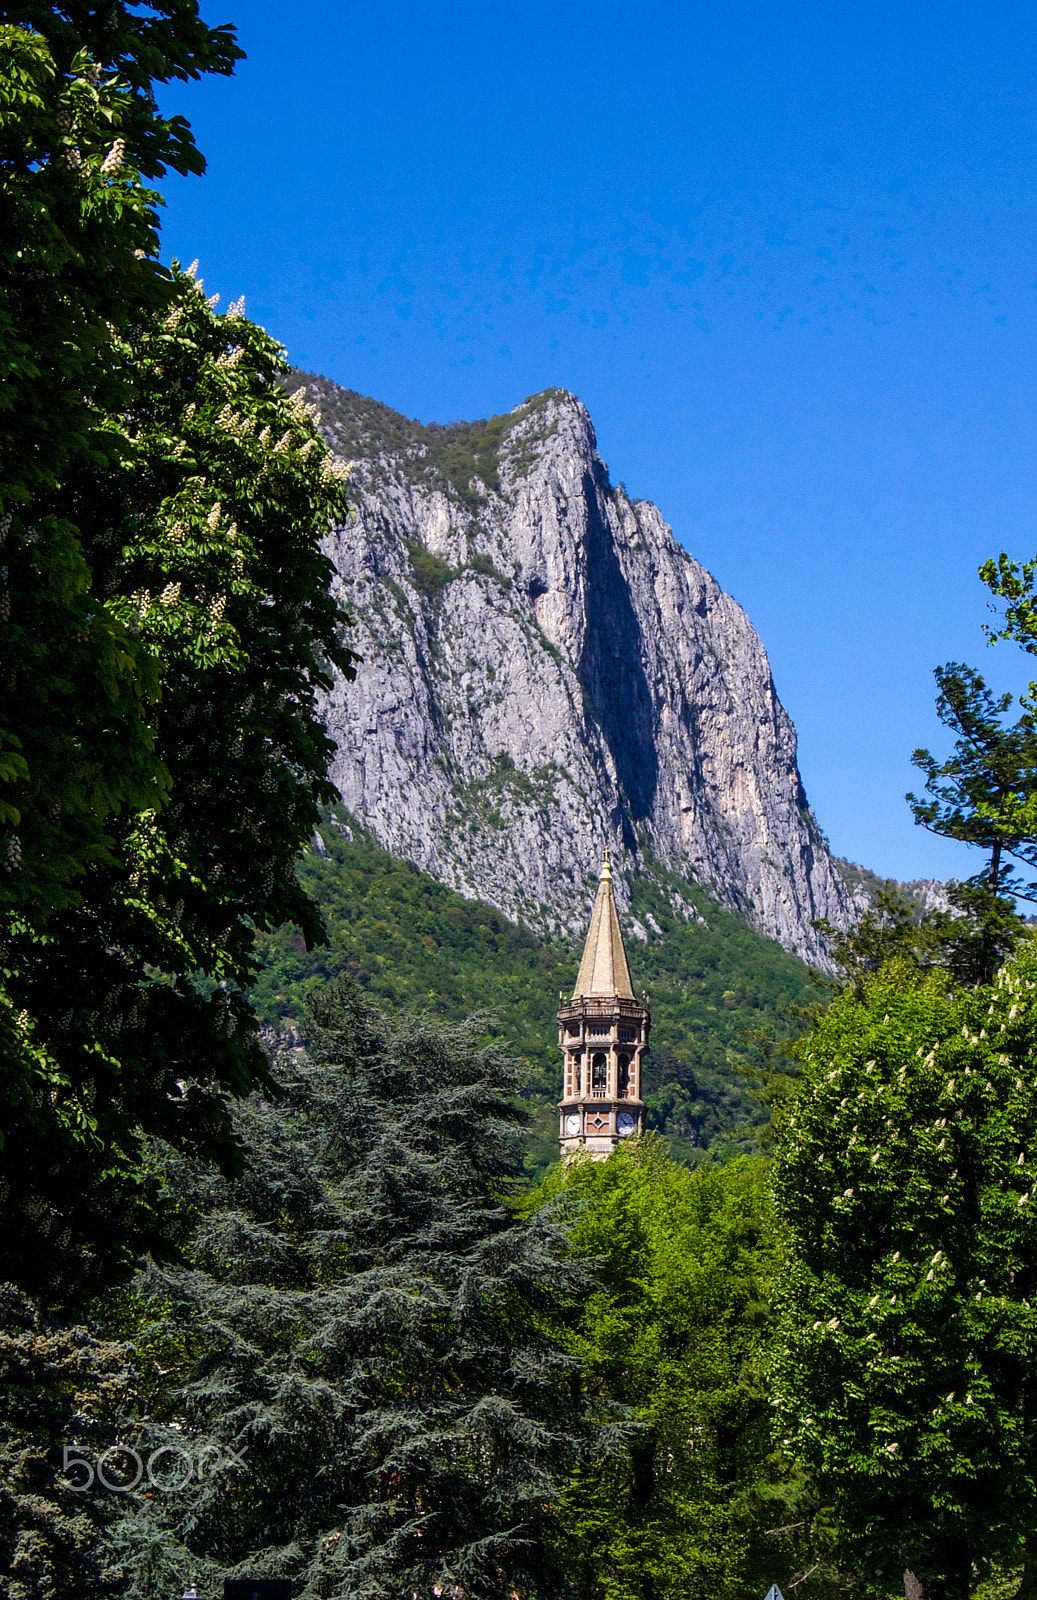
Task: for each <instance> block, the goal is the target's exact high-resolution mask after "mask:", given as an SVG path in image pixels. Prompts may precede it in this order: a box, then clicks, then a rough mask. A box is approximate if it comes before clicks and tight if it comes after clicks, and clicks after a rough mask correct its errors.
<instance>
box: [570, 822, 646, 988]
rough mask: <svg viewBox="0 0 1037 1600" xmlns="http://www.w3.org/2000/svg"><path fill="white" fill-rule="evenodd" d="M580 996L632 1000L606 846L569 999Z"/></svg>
mask: <svg viewBox="0 0 1037 1600" xmlns="http://www.w3.org/2000/svg"><path fill="white" fill-rule="evenodd" d="M584 995H595V996H597V997H600V998H602V999H605V998H608V999H614V998H615V996H617V995H622V996H623V998H624V999H625V1000H632V999H633V998H634V990H633V985H632V984H631V982H630V968H629V966H628V965H627V953H626V949H625V948H624V945H623V932H622V929H621V928H620V926H619V913H618V911H617V910H616V897H615V895H614V894H613V891H612V864H611V862H610V860H609V852H608V846H607V845H606V846H605V855H604V859H603V860H602V863H601V876H600V879H599V882H598V895H597V899H596V900H595V902H594V910H593V911H592V912H591V925H590V927H589V928H588V930H587V942H586V944H585V945H584V947H583V960H582V961H581V962H580V971H579V975H578V977H577V979H576V987H575V989H574V990H573V999H574V1000H578V999H580V998H581V997H582V996H584Z"/></svg>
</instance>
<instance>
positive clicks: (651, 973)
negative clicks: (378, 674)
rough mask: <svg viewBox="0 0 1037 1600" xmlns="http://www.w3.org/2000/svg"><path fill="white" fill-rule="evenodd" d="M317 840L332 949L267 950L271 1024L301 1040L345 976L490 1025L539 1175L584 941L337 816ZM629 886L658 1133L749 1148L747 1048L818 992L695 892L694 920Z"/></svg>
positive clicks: (309, 860)
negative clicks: (525, 1112) (313, 998)
mask: <svg viewBox="0 0 1037 1600" xmlns="http://www.w3.org/2000/svg"><path fill="white" fill-rule="evenodd" d="M320 842H321V849H322V850H323V851H324V852H325V853H324V854H323V855H320V854H318V853H317V852H316V851H314V852H313V853H311V854H309V855H307V856H306V857H305V859H304V860H303V862H302V864H301V866H300V875H301V877H302V881H303V885H304V887H305V888H306V889H307V890H308V891H309V892H310V893H311V894H312V895H313V896H314V897H315V898H316V899H317V901H318V902H319V903H320V905H321V908H322V910H323V912H324V916H325V919H326V921H327V925H328V932H329V937H330V943H329V944H328V946H326V947H325V948H322V949H317V950H314V951H312V952H310V953H307V952H306V951H305V950H304V949H303V945H302V940H301V938H300V937H299V936H298V934H297V933H296V932H295V930H293V929H291V928H288V927H285V928H281V929H279V930H278V931H277V932H276V933H273V934H271V935H269V936H268V937H267V938H266V939H265V940H264V941H263V952H264V954H263V959H264V966H263V971H262V973H261V975H260V978H259V981H258V983H257V985H256V988H255V991H254V999H255V1001H256V1006H257V1010H258V1011H259V1014H260V1016H261V1017H262V1019H263V1021H264V1022H265V1023H266V1024H267V1025H268V1026H269V1027H271V1028H272V1029H274V1030H275V1031H276V1032H277V1033H279V1034H281V1035H287V1036H288V1037H289V1038H291V1037H293V1036H299V1035H300V1034H303V1033H304V1030H305V1026H306V995H307V993H308V991H309V990H310V989H311V988H314V987H318V986H321V985H322V984H323V983H325V982H326V981H327V980H328V979H329V978H332V977H334V976H335V975H336V974H337V973H339V972H342V971H350V972H353V973H354V974H355V975H356V976H358V978H359V979H360V981H361V982H362V983H363V984H364V985H365V986H367V987H368V988H370V990H371V992H372V993H373V994H375V995H376V996H377V997H378V999H379V1000H381V1001H382V1002H388V1003H389V1004H391V1005H392V1006H394V1007H399V1008H400V1009H401V1010H407V1011H428V1012H430V1013H432V1014H433V1015H436V1016H439V1017H443V1018H446V1019H448V1020H459V1019H461V1018H463V1017H465V1016H467V1015H469V1014H470V1013H471V1012H473V1011H479V1010H486V1011H489V1012H492V1013H493V1014H494V1016H495V1017H496V1019H497V1026H498V1027H499V1029H500V1031H501V1033H502V1035H503V1037H504V1038H505V1040H506V1041H507V1043H508V1044H509V1045H510V1046H511V1048H512V1049H513V1050H514V1051H515V1052H516V1054H517V1055H519V1056H520V1057H521V1058H522V1059H523V1060H524V1061H525V1062H526V1064H527V1066H528V1068H529V1073H530V1083H529V1090H528V1093H529V1097H530V1100H531V1102H532V1107H533V1109H534V1112H535V1129H534V1134H533V1136H532V1139H531V1141H530V1149H529V1161H530V1167H531V1170H532V1171H533V1172H537V1171H540V1170H542V1169H543V1167H545V1166H546V1165H548V1164H549V1163H550V1162H551V1161H553V1160H555V1159H556V1158H557V1154H558V1128H557V1115H556V1112H555V1110H554V1105H555V1102H556V1101H557V1099H558V1096H559V1093H560V1085H561V1065H560V1061H561V1057H560V1055H559V1051H558V1049H557V1043H556V1037H557V1036H556V1031H555V1012H556V1010H557V1007H558V994H559V990H563V991H564V992H565V993H567V994H568V993H570V992H571V990H572V985H573V982H574V980H575V977H576V969H577V966H578V962H579V948H580V940H579V939H578V938H577V939H575V940H573V939H569V938H566V937H555V938H543V937H542V936H540V935H539V934H537V933H535V932H534V931H532V930H530V929H528V928H523V927H520V926H518V925H517V924H515V923H513V922H510V921H509V920H508V919H507V918H506V917H505V916H504V915H503V914H502V913H501V912H499V911H496V910H495V909H494V908H492V907H490V906H487V905H485V904H481V903H479V902H477V901H473V900H466V899H464V898H463V897H462V896H460V895H458V894H456V893H455V892H453V891H452V890H450V889H447V888H445V887H444V886H443V885H442V884H441V883H438V882H436V880H435V879H434V878H432V877H430V876H429V875H428V874H426V873H423V872H422V871H421V870H420V869H419V868H417V867H415V866H413V865H411V864H409V863H407V862H401V861H398V860H396V859H394V858H393V856H391V855H390V854H389V853H388V851H386V850H384V849H383V848H382V847H381V846H380V845H379V844H378V842H377V841H376V840H375V839H374V838H373V836H372V835H371V834H369V833H366V832H365V831H364V830H363V829H361V828H360V827H359V826H358V824H357V822H356V820H355V819H354V818H351V817H350V816H349V815H348V813H346V812H345V811H344V809H343V808H341V807H340V808H338V809H337V812H336V814H335V816H334V817H329V818H328V820H327V822H326V823H325V825H324V826H323V827H322V829H321V836H320ZM630 889H631V899H632V910H631V912H630V913H629V914H628V915H627V916H625V917H624V919H623V921H624V931H625V932H626V935H627V947H628V951H629V955H630V968H631V974H632V977H633V982H634V986H635V989H636V990H637V991H638V992H640V991H641V990H642V989H647V990H648V992H649V994H650V997H651V1005H652V1018H653V1025H652V1052H651V1055H650V1057H649V1064H648V1071H647V1074H646V1099H647V1102H648V1107H649V1126H651V1127H656V1128H658V1129H660V1130H661V1131H662V1132H663V1133H665V1134H666V1136H667V1138H668V1139H669V1141H670V1146H671V1149H672V1150H673V1153H674V1154H675V1155H676V1156H678V1158H679V1159H682V1160H685V1161H695V1160H698V1159H700V1158H701V1156H702V1155H703V1154H704V1153H706V1152H707V1151H708V1152H711V1153H712V1154H713V1155H714V1156H722V1155H725V1154H730V1153H733V1152H734V1151H736V1150H738V1149H749V1148H751V1147H752V1146H753V1145H754V1144H755V1142H756V1140H757V1139H758V1137H759V1132H760V1126H761V1124H762V1122H763V1121H764V1120H765V1113H764V1111H763V1108H762V1107H761V1105H760V1104H759V1102H758V1101H757V1100H756V1098H755V1097H754V1094H753V1092H752V1079H751V1072H752V1069H753V1068H755V1067H756V1066H758V1065H760V1064H762V1060H763V1058H762V1055H761V1051H760V1046H759V1043H758V1042H757V1041H755V1040H754V1039H753V1037H752V1035H754V1034H756V1033H759V1032H760V1031H766V1032H768V1033H770V1034H773V1035H775V1036H781V1035H782V1034H787V1033H789V1032H790V1031H794V1030H795V1027H796V1024H795V1023H794V1022H793V1021H792V1019H791V1018H790V1016H789V1010H790V1007H791V1006H792V1004H793V1003H796V1002H798V1003H804V1002H809V1001H810V1000H812V999H816V998H817V993H818V991H817V989H816V986H815V985H814V984H813V983H812V982H811V981H810V977H809V974H808V972H807V969H806V968H805V967H804V966H803V964H802V962H800V961H798V960H797V959H796V957H795V956H792V955H789V954H788V952H787V951H785V950H783V949H782V948H781V946H780V945H778V944H777V943H775V942H774V941H773V940H770V939H764V938H762V937H761V936H760V935H759V934H756V933H754V932H753V931H752V930H751V929H749V928H747V927H746V926H745V925H744V923H742V922H741V921H740V920H739V919H738V918H737V917H735V916H733V915H732V914H731V913H730V912H727V911H725V910H723V909H722V908H721V907H720V906H718V905H716V904H715V903H714V902H712V901H711V900H710V899H709V897H708V896H707V895H705V894H704V893H703V892H702V891H701V890H696V889H691V890H689V889H688V888H687V886H682V889H681V893H682V895H683V896H688V895H690V896H691V902H690V903H692V904H693V907H694V912H695V915H694V916H692V917H691V918H690V919H689V918H687V917H685V916H684V915H683V914H682V913H681V912H680V911H678V910H674V908H673V906H672V905H671V903H670V899H669V894H671V893H673V892H674V890H673V885H672V882H671V880H669V878H668V875H667V873H666V871H665V869H664V868H661V867H660V866H659V865H658V864H657V863H656V864H654V865H653V869H652V871H651V873H648V872H646V873H644V874H643V875H635V876H634V877H633V878H632V879H631V886H630ZM686 903H688V902H686ZM634 919H637V920H639V922H640V923H641V924H642V925H643V926H644V927H645V929H646V933H647V938H646V939H645V940H643V941H642V940H639V939H636V938H632V937H631V936H630V927H631V924H632V922H633V920H634ZM747 1071H748V1072H749V1073H750V1076H748V1077H747V1076H746V1073H747Z"/></svg>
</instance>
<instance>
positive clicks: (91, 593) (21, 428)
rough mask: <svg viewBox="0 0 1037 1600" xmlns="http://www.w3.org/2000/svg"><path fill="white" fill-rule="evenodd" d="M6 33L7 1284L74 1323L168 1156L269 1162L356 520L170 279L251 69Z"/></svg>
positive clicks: (298, 431)
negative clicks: (342, 524)
mask: <svg viewBox="0 0 1037 1600" xmlns="http://www.w3.org/2000/svg"><path fill="white" fill-rule="evenodd" d="M2 15H4V16H5V17H6V18H7V20H5V21H3V22H2V23H0V378H2V379H3V381H2V382H0V397H2V398H0V681H2V682H3V685H4V693H3V695H2V696H0V1097H2V1105H3V1117H2V1119H0V1120H2V1128H0V1140H2V1155H3V1166H4V1184H3V1187H2V1190H0V1277H6V1278H9V1279H11V1280H12V1281H14V1282H16V1283H18V1284H20V1285H21V1286H22V1287H23V1288H25V1289H28V1290H29V1291H31V1292H32V1293H35V1294H39V1295H41V1296H43V1297H44V1298H45V1299H49V1300H51V1301H60V1300H62V1299H70V1298H75V1296H76V1295H78V1294H86V1293H89V1292H91V1290H92V1289H93V1288H94V1287H95V1286H96V1285H97V1284H98V1283H100V1282H102V1281H104V1280H105V1279H106V1278H107V1277H109V1276H110V1275H111V1274H112V1273H118V1272H120V1271H126V1270H128V1268H129V1266H130V1264H131V1263H132V1259H133V1257H134V1253H135V1252H136V1251H137V1250H139V1248H140V1247H141V1246H142V1244H143V1243H144V1242H145V1241H146V1240H147V1239H149V1238H150V1237H151V1236H152V1232H153V1224H154V1216H155V1196H156V1183H155V1180H154V1178H153V1177H151V1176H149V1175H148V1173H147V1171H146V1169H145V1166H144V1163H143V1159H142V1151H143V1146H142V1144H141V1138H142V1136H144V1135H154V1136H159V1137H161V1138H163V1139H165V1140H167V1141H169V1142H171V1143H173V1144H175V1145H179V1146H182V1147H184V1148H189V1149H192V1150H195V1151H196V1152H198V1153H199V1154H204V1155H206V1156H207V1157H208V1158H216V1159H219V1160H222V1161H224V1162H225V1163H230V1164H231V1165H233V1164H234V1162H235V1161H237V1160H238V1159H239V1158H240V1152H239V1151H238V1148H237V1144H236V1140H235V1138H234V1135H233V1130H232V1128H231V1124H230V1122H229V1119H228V1115H227V1112H226V1109H225V1105H224V1097H225V1096H226V1094H227V1093H231V1094H241V1093H245V1092H247V1091H248V1089H249V1087H250V1085H251V1084H253V1083H254V1082H257V1081H262V1080H263V1079H264V1078H265V1075H266V1069H265V1062H264V1058H263V1056H262V1054H261V1052H260V1051H259V1049H258V1046H257V1044H256V1042H255V1038H254V1023H253V1019H252V1014H251V1011H250V1008H249V1006H248V1004H247V1002H246V1000H245V999H244V998H243V990H244V988H245V986H247V984H248V982H249V981H250V979H251V977H252V974H253V970H254V958H253V943H254V939H255V933H256V930H257V929H263V928H266V927H270V926H272V925H275V924H277V923H280V922H282V921H284V920H287V919H291V920H292V921H294V922H296V923H297V924H298V925H299V926H300V927H301V928H302V930H303V934H304V936H305V938H306V939H308V940H311V941H312V940H313V939H316V938H318V937H320V936H321V924H320V919H319V915H318V914H317V913H316V911H315V909H314V908H313V906H312V905H311V903H310V902H309V900H308V898H307V897H306V895H305V894H304V893H303V892H302V891H301V889H300V887H299V885H298V883H297V882H296V879H295V876H294V862H295V859H296V857H297V855H298V853H299V851H300V849H301V848H303V846H304V845H305V842H306V841H307V839H308V838H309V837H310V836H311V834H312V829H313V825H314V822H315V820H316V818H317V816H318V812H319V808H320V806H321V805H322V804H324V803H326V802H327V801H328V800H329V799H331V798H332V796H333V793H334V791H333V790H332V788H331V786H330V785H329V784H328V782H327V780H326V776H325V774H326V770H327V758H328V755H329V752H330V745H329V742H328V740H327V738H326V736H325V734H324V732H323V729H322V727H321V725H320V722H319V719H318V717H317V714H316V704H315V695H316V692H317V690H318V689H319V688H320V687H322V686H326V685H327V684H328V683H329V682H330V672H331V669H332V668H333V667H336V668H338V670H340V671H341V672H344V673H346V674H347V675H348V674H349V673H350V671H351V662H352V656H351V653H350V651H349V650H348V648H347V647H346V646H345V644H344V642H343V638H342V629H343V624H344V623H345V621H346V620H347V619H346V618H345V617H344V616H343V614H342V613H340V612H339V611H338V610H337V608H336V606H335V604H334V603H333V601H332V600H331V599H330V598H329V596H328V593H327V586H328V579H329V576H330V568H329V564H328V562H327V561H326V559H325V558H324V557H323V555H322V554H321V550H320V540H321V537H322V535H323V534H324V533H325V532H326V530H327V527H328V525H329V522H331V521H333V520H341V519H342V517H343V516H344V515H345V514H346V510H347V506H346V500H345V496H344V490H343V486H342V481H341V479H342V472H341V466H340V464H339V463H336V462H335V460H334V458H333V457H332V456H331V455H330V454H329V452H328V449H327V446H326V445H325V444H324V443H323V441H322V440H321V438H320V436H319V433H318V431H317V428H316V424H315V419H314V414H313V408H312V407H308V406H307V405H306V404H305V403H304V401H303V399H302V397H301V396H299V395H296V396H295V397H294V398H289V396H288V394H287V393H286V392H285V391H284V389H283V388H282V387H281V383H280V380H281V378H282V377H283V376H284V374H285V373H286V371H287V364H286V362H285V360H284V353H283V351H282V350H281V349H280V347H279V346H277V345H276V344H275V343H274V342H273V341H272V340H271V339H269V338H268V337H267V335H266V334H264V333H263V332H262V330H261V329H259V328H256V327H255V326H254V325H252V324H251V323H249V322H248V321H247V320H246V319H245V317H244V316H243V315H242V306H241V305H238V306H234V307H231V308H230V310H229V311H228V312H227V314H226V315H225V316H219V315H217V314H216V311H215V301H213V302H207V301H206V299H205V297H204V294H203V293H202V286H201V284H200V283H198V282H197V281H195V280H194V278H193V275H192V274H191V273H186V274H185V273H182V272H179V271H178V270H176V269H174V270H172V271H167V270H166V269H164V268H162V267H161V266H160V265H159V264H158V262H157V260H156V259H155V251H156V248H157V238H156V234H155V220H156V218H155V204H156V201H157V196H156V195H155V193H154V192H153V191H152V190H150V189H149V188H148V187H147V186H146V185H147V181H148V180H150V179H151V178H153V177H157V176H160V175H161V173H162V172H163V171H164V170H165V169H166V168H167V167H172V168H175V169H176V170H178V171H196V170H200V167H201V160H200V157H199V156H198V154H197V151H196V150H195V148H194V145H193V141H192V140H191V136H190V132H189V130H188V128H187V126H186V124H185V123H183V121H182V120H181V119H178V118H172V119H169V118H164V117H162V116H161V114H160V113H159V112H158V110H157V108H156V103H155V99H154V88H155V86H156V85H157V84H160V83H163V82H166V81H168V80H169V79H170V78H178V77H179V78H187V77H197V76H198V75H199V74H201V73H204V72H227V71H230V70H231V68H232V66H233V63H234V61H235V60H236V59H237V57H238V56H239V55H240V51H239V50H238V48H237V46H236V45H235V44H234V41H233V36H232V34H231V33H230V31H229V30H227V29H211V28H208V27H207V26H206V25H204V24H203V23H202V22H201V21H200V19H199V17H198V13H197V7H196V6H195V4H194V0H149V3H148V4H146V5H144V6H136V5H133V6H130V5H124V4H120V3H113V4H112V5H110V6H105V7H103V8H101V9H100V10H98V9H97V8H95V7H88V6H85V5H72V6H67V7H63V8H57V7H52V6H42V5H29V6H27V7H20V8H18V10H17V14H16V17H14V18H12V17H9V16H7V13H2Z"/></svg>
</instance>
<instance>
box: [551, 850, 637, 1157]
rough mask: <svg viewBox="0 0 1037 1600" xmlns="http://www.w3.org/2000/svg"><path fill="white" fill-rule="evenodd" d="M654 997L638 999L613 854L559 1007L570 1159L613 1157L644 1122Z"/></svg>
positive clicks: (562, 1115)
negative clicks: (644, 1069)
mask: <svg viewBox="0 0 1037 1600" xmlns="http://www.w3.org/2000/svg"><path fill="white" fill-rule="evenodd" d="M650 1025H651V1019H650V1017H649V1015H648V997H647V995H646V996H645V998H644V1003H643V1004H642V1003H641V1002H640V1001H638V1000H635V999H634V990H633V985H632V984H631V982H630V968H629V967H628V966H627V953H626V950H625V949H624V947H623V934H622V931H621V930H620V926H619V914H618V912H617V911H616V898H615V895H614V893H613V890H612V863H611V862H610V860H609V853H608V850H607V849H606V851H605V855H604V859H603V861H602V863H601V874H600V877H599V880H598V893H597V898H596V899H595V901H594V910H593V911H592V912H591V924H590V927H589V929H588V930H587V942H586V944H585V945H584V950H583V960H582V961H581V962H580V973H579V977H578V978H577V979H576V988H575V989H574V991H573V997H572V999H571V1000H569V1001H566V1000H564V999H562V1000H561V1004H560V1006H559V1008H558V1043H559V1046H560V1048H561V1049H562V1051H563V1052H564V1059H565V1069H564V1081H563V1087H562V1098H561V1100H560V1102H559V1105H558V1111H559V1128H558V1133H559V1141H560V1143H561V1147H562V1154H563V1155H564V1156H571V1155H574V1154H576V1153H577V1151H581V1150H582V1151H583V1152H584V1153H585V1154H586V1155H589V1156H592V1157H594V1158H595V1159H601V1158H602V1157H603V1156H607V1155H608V1154H609V1152H610V1151H612V1150H614V1149H615V1148H616V1146H617V1145H618V1144H620V1143H622V1141H623V1140H624V1139H629V1138H630V1136H631V1135H632V1134H635V1133H637V1132H638V1131H639V1129H640V1128H641V1127H642V1126H643V1124H644V1111H645V1108H644V1101H643V1100H642V1099H641V1066H642V1061H643V1058H644V1054H645V1051H646V1050H647V1049H648V1030H649V1027H650Z"/></svg>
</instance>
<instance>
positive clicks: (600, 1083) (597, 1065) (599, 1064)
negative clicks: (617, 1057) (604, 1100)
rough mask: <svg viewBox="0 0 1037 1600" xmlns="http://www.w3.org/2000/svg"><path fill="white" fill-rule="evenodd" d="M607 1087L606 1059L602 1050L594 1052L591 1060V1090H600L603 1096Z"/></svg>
mask: <svg viewBox="0 0 1037 1600" xmlns="http://www.w3.org/2000/svg"><path fill="white" fill-rule="evenodd" d="M607 1085H608V1057H607V1056H606V1055H605V1052H604V1051H603V1050H596V1051H595V1052H594V1057H593V1060H592V1061H591V1089H592V1090H597V1089H600V1090H601V1092H602V1094H604V1092H605V1089H606V1087H607Z"/></svg>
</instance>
